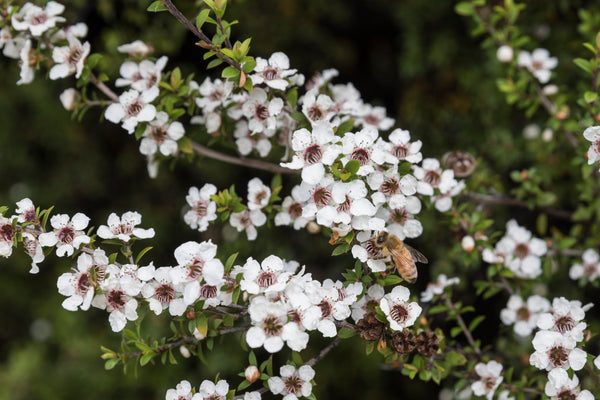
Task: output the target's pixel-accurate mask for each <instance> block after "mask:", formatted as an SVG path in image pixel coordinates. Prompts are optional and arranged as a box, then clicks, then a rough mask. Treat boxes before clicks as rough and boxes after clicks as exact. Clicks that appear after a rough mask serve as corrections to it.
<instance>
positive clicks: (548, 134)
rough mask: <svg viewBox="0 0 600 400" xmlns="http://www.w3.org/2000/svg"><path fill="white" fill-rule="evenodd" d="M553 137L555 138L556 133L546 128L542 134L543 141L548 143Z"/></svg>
mask: <svg viewBox="0 0 600 400" xmlns="http://www.w3.org/2000/svg"><path fill="white" fill-rule="evenodd" d="M553 137H554V131H553V130H552V129H550V128H546V129H544V131H543V132H542V140H543V141H544V142H546V143H548V142H549V141H551V140H552V138H553Z"/></svg>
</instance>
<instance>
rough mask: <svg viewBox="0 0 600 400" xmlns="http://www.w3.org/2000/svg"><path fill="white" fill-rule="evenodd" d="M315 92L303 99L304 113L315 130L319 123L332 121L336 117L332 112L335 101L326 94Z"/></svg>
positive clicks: (312, 91)
mask: <svg viewBox="0 0 600 400" xmlns="http://www.w3.org/2000/svg"><path fill="white" fill-rule="evenodd" d="M317 94H318V93H316V92H315V91H314V90H310V91H308V92H307V93H306V94H305V95H304V97H303V98H302V113H303V114H304V115H305V116H306V118H308V120H309V121H310V123H311V125H312V126H313V128H314V127H315V126H316V125H318V123H319V121H330V120H331V118H332V117H333V116H334V115H335V114H334V113H333V112H332V111H331V107H332V106H333V100H331V97H329V96H327V95H326V94H318V96H317Z"/></svg>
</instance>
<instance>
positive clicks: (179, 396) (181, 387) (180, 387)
mask: <svg viewBox="0 0 600 400" xmlns="http://www.w3.org/2000/svg"><path fill="white" fill-rule="evenodd" d="M191 399H192V385H191V384H190V382H188V381H186V380H183V381H181V382H179V383H178V384H177V386H176V387H175V389H169V390H167V394H166V396H165V400H191Z"/></svg>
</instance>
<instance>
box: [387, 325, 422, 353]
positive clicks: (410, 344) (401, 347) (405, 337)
mask: <svg viewBox="0 0 600 400" xmlns="http://www.w3.org/2000/svg"><path fill="white" fill-rule="evenodd" d="M391 342H392V349H393V350H394V351H395V352H397V353H400V354H408V353H410V352H412V351H413V350H414V349H415V346H416V345H417V340H416V337H415V334H414V333H412V332H411V331H407V330H404V331H399V332H394V334H393V335H392V340H391Z"/></svg>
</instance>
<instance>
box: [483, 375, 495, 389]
mask: <svg viewBox="0 0 600 400" xmlns="http://www.w3.org/2000/svg"><path fill="white" fill-rule="evenodd" d="M481 381H482V382H483V385H484V386H485V387H486V389H488V390H492V389H493V388H494V387H495V386H496V378H495V377H493V376H486V377H485V378H483V379H482V380H481Z"/></svg>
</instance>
